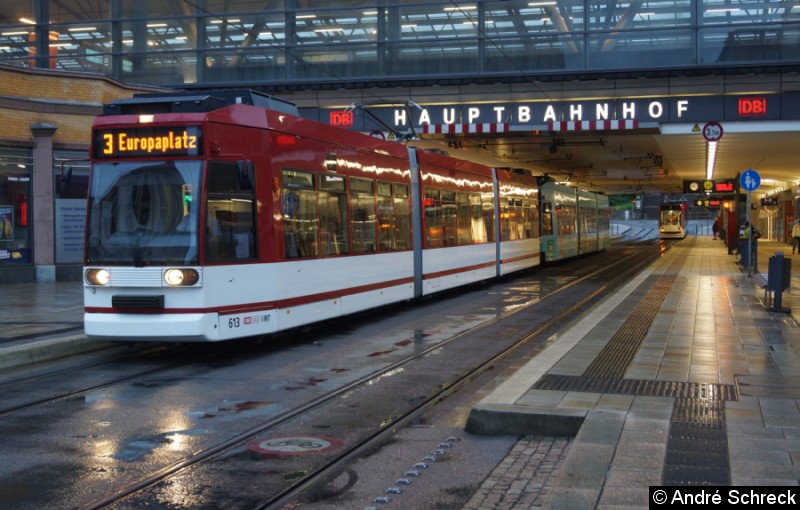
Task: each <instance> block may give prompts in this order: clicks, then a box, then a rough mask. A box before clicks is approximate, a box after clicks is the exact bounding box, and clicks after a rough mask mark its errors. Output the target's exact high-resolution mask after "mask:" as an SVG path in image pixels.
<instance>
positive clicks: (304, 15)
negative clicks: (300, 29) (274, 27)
mask: <svg viewBox="0 0 800 510" xmlns="http://www.w3.org/2000/svg"><path fill="white" fill-rule="evenodd" d="M316 17H317V15H316V14H301V15H299V16H296V18H297V19H314V18H316Z"/></svg>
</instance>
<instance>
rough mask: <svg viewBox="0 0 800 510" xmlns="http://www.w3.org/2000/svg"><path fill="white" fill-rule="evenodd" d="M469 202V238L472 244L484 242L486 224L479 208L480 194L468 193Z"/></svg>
mask: <svg viewBox="0 0 800 510" xmlns="http://www.w3.org/2000/svg"><path fill="white" fill-rule="evenodd" d="M468 201H469V228H470V231H471V234H470V235H471V238H472V242H473V243H485V242H486V238H487V235H486V224H485V222H484V218H483V209H482V208H481V195H480V193H470V194H469V196H468Z"/></svg>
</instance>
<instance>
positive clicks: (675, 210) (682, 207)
mask: <svg viewBox="0 0 800 510" xmlns="http://www.w3.org/2000/svg"><path fill="white" fill-rule="evenodd" d="M688 209H689V206H688V204H687V203H686V202H673V203H668V204H661V208H660V211H659V214H658V235H659V236H660V237H661V239H683V238H684V237H686V216H687V213H688Z"/></svg>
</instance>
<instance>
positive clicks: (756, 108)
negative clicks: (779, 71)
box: [739, 97, 767, 117]
mask: <svg viewBox="0 0 800 510" xmlns="http://www.w3.org/2000/svg"><path fill="white" fill-rule="evenodd" d="M766 114H767V98H766V97H740V98H739V116H740V117H763V116H765V115H766Z"/></svg>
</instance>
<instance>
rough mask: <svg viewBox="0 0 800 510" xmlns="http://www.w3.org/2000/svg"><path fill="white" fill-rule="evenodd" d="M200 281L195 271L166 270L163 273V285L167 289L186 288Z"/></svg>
mask: <svg viewBox="0 0 800 510" xmlns="http://www.w3.org/2000/svg"><path fill="white" fill-rule="evenodd" d="M198 280H200V273H198V272H197V271H196V270H195V269H167V270H166V271H164V283H166V284H167V286H169V287H188V286H191V285H194V284H195V283H197V282H198Z"/></svg>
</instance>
